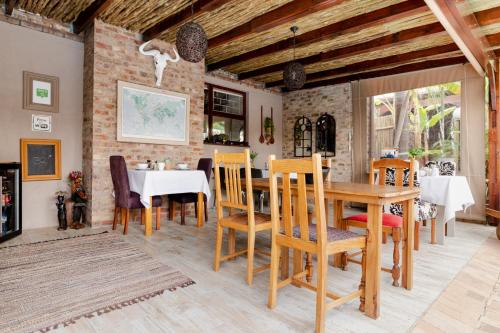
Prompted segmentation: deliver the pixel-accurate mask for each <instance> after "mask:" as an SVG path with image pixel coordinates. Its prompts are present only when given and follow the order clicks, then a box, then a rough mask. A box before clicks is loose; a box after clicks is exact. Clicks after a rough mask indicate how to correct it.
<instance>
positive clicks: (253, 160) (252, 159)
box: [250, 150, 259, 168]
mask: <svg viewBox="0 0 500 333" xmlns="http://www.w3.org/2000/svg"><path fill="white" fill-rule="evenodd" d="M258 155H259V153H257V152H256V151H253V150H251V151H250V161H251V163H252V168H255V159H256V158H257V156H258Z"/></svg>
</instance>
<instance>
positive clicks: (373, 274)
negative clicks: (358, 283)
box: [365, 204, 382, 319]
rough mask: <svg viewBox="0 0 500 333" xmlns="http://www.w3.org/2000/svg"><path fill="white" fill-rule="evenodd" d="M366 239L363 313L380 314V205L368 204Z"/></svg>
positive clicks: (374, 316) (376, 316) (368, 314)
mask: <svg viewBox="0 0 500 333" xmlns="http://www.w3.org/2000/svg"><path fill="white" fill-rule="evenodd" d="M367 227H368V241H367V244H366V253H367V255H366V281H365V314H366V315H367V316H368V317H371V318H373V319H376V318H378V317H379V316H380V307H379V306H380V265H381V247H382V206H381V205H377V204H369V205H368V223H367Z"/></svg>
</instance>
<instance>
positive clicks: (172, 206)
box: [168, 200, 175, 221]
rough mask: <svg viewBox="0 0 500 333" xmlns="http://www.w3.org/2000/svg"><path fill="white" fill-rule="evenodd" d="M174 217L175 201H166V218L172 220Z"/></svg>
mask: <svg viewBox="0 0 500 333" xmlns="http://www.w3.org/2000/svg"><path fill="white" fill-rule="evenodd" d="M174 217H175V201H173V200H169V201H168V220H169V221H172V220H173V219H174Z"/></svg>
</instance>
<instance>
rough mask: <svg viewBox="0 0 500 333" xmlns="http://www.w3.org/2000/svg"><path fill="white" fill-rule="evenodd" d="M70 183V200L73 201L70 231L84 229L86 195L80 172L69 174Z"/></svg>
mask: <svg viewBox="0 0 500 333" xmlns="http://www.w3.org/2000/svg"><path fill="white" fill-rule="evenodd" d="M69 179H70V181H71V200H72V201H73V209H72V210H73V212H72V213H73V214H72V220H73V221H72V223H71V224H70V228H71V229H81V228H85V221H86V218H85V211H86V209H87V200H88V199H87V194H86V193H85V189H84V188H83V175H82V172H81V171H72V172H71V173H70V174H69Z"/></svg>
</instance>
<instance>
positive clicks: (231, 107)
mask: <svg viewBox="0 0 500 333" xmlns="http://www.w3.org/2000/svg"><path fill="white" fill-rule="evenodd" d="M214 111H216V112H223V113H229V114H235V115H240V116H241V115H243V95H240V94H235V93H231V92H227V91H222V90H216V89H214Z"/></svg>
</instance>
